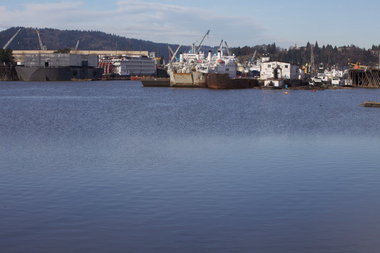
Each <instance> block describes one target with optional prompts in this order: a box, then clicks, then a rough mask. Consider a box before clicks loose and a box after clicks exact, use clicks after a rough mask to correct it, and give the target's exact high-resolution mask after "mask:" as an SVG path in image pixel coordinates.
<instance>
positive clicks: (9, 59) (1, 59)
mask: <svg viewBox="0 0 380 253" xmlns="http://www.w3.org/2000/svg"><path fill="white" fill-rule="evenodd" d="M0 63H2V64H4V63H5V64H11V63H14V58H13V55H12V50H10V49H2V48H0Z"/></svg>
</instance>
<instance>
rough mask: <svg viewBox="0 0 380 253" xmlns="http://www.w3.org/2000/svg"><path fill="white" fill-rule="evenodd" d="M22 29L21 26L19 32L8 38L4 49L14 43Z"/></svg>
mask: <svg viewBox="0 0 380 253" xmlns="http://www.w3.org/2000/svg"><path fill="white" fill-rule="evenodd" d="M20 31H21V28H20V29H18V30H17V32H16V33H15V34H14V35H13V36H12V37H11V38H10V39H9V40H8V42H7V43H6V44H5V45H4V47H3V49H7V47H8V46H9V45H10V44H11V43H12V41H13V40H14V39H15V38H16V36H17V35H18V34H19V32H20Z"/></svg>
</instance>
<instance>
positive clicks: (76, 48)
mask: <svg viewBox="0 0 380 253" xmlns="http://www.w3.org/2000/svg"><path fill="white" fill-rule="evenodd" d="M79 43H80V40H78V41H77V44H76V45H75V48H74V50H75V51H77V50H78V48H79Z"/></svg>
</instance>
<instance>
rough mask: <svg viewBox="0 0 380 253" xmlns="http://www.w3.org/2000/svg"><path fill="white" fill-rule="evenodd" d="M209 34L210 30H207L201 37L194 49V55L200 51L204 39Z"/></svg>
mask: <svg viewBox="0 0 380 253" xmlns="http://www.w3.org/2000/svg"><path fill="white" fill-rule="evenodd" d="M209 34H210V30H208V31H207V32H206V34H205V35H204V36H203V38H202V40H201V42H200V43H199V45H198V47H196V53H199V52H200V51H201V48H202V44H203V42H204V41H205V39H206V37H207V36H208V35H209Z"/></svg>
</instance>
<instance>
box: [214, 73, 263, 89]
mask: <svg viewBox="0 0 380 253" xmlns="http://www.w3.org/2000/svg"><path fill="white" fill-rule="evenodd" d="M255 86H258V81H257V80H255V79H246V78H241V79H240V78H236V79H235V78H230V77H229V76H228V74H214V73H210V74H208V75H207V87H208V88H209V89H248V88H253V87H255Z"/></svg>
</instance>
